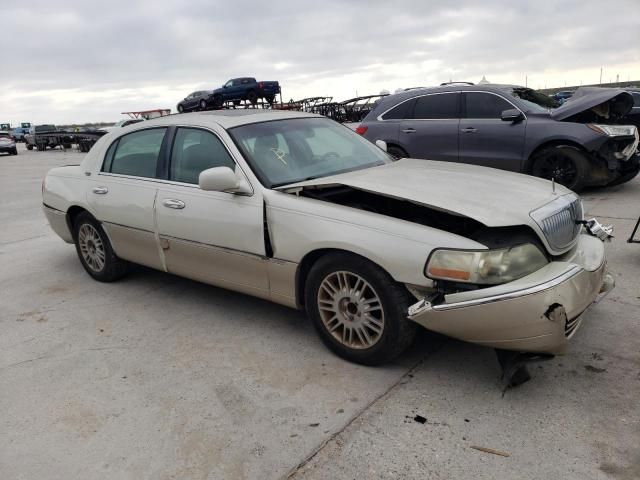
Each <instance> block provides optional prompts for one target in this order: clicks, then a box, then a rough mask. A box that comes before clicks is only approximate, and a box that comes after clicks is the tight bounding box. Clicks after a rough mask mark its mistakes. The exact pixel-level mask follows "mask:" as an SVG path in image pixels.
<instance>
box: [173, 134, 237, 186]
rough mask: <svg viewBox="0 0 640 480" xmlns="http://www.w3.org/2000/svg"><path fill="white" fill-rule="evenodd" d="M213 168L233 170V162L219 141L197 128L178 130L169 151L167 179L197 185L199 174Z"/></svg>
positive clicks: (212, 135)
mask: <svg viewBox="0 0 640 480" xmlns="http://www.w3.org/2000/svg"><path fill="white" fill-rule="evenodd" d="M213 167H229V168H231V169H232V170H235V162H234V161H233V159H232V158H231V155H230V154H229V152H228V151H227V149H226V148H225V146H224V145H223V144H222V142H221V141H220V139H219V138H218V137H217V136H215V135H214V134H213V133H211V132H207V131H206V130H200V129H198V128H178V131H177V133H176V138H175V140H174V142H173V149H172V151H171V168H170V173H169V179H170V180H174V181H176V182H184V183H193V184H197V183H198V179H199V177H200V172H202V171H203V170H207V169H208V168H213Z"/></svg>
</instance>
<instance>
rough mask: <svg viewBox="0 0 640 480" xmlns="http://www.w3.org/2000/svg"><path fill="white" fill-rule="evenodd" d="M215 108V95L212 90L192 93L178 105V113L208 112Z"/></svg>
mask: <svg viewBox="0 0 640 480" xmlns="http://www.w3.org/2000/svg"><path fill="white" fill-rule="evenodd" d="M212 106H213V93H212V91H211V90H199V91H197V92H193V93H190V94H189V95H187V96H186V97H185V98H184V100H182V101H181V102H180V103H178V105H177V107H176V108H177V109H178V113H184V112H193V111H196V110H206V109H207V108H210V107H212Z"/></svg>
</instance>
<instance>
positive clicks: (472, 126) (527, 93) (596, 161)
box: [356, 82, 640, 192]
mask: <svg viewBox="0 0 640 480" xmlns="http://www.w3.org/2000/svg"><path fill="white" fill-rule="evenodd" d="M556 106H557V103H556V102H555V100H553V99H551V98H549V97H547V96H546V95H543V94H541V93H539V92H536V91H535V90H532V89H530V88H525V87H519V86H514V85H494V84H489V85H474V84H472V83H465V82H458V83H451V84H442V85H441V86H439V87H433V88H423V89H416V90H410V91H408V92H403V93H399V94H396V95H389V96H388V97H385V98H384V99H382V100H381V101H380V102H379V103H378V105H377V106H376V107H375V108H374V109H373V110H372V111H371V112H370V113H369V114H368V115H367V117H366V118H365V119H364V121H363V122H362V123H361V124H360V126H358V128H357V130H356V131H357V132H358V133H360V134H361V135H363V136H364V137H365V138H367V139H368V140H370V141H372V142H375V141H376V140H382V141H384V142H386V143H387V144H388V146H389V153H392V154H393V155H394V156H396V157H398V158H406V157H410V158H423V159H428V160H443V161H448V162H463V163H469V164H473V165H482V166H487V167H494V168H500V169H504V170H510V171H514V172H521V173H527V174H531V175H534V176H536V177H541V178H546V179H548V180H551V179H553V180H555V181H556V182H558V183H560V184H562V185H564V186H566V187H567V188H569V189H571V190H573V191H576V192H579V191H581V190H582V189H584V188H585V187H588V186H604V185H617V184H620V183H624V182H626V181H629V180H631V179H632V178H633V177H635V176H636V175H637V174H638V171H640V155H638V153H637V149H638V131H637V128H636V127H635V126H634V125H625V124H624V122H625V121H627V117H626V116H627V115H628V113H629V112H630V111H631V109H632V107H633V97H632V95H631V93H629V92H627V91H625V90H622V89H613V88H596V87H590V88H588V87H584V88H579V89H578V90H577V91H576V92H575V93H574V95H573V96H572V97H571V98H570V99H568V100H567V101H566V102H564V104H562V105H561V106H560V107H558V108H555V107H556Z"/></svg>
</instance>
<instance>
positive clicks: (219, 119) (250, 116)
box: [125, 108, 326, 129]
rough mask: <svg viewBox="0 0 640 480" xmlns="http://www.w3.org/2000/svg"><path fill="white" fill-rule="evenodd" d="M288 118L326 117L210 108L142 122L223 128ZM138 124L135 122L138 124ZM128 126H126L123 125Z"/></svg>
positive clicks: (149, 124)
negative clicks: (212, 124) (207, 125)
mask: <svg viewBox="0 0 640 480" xmlns="http://www.w3.org/2000/svg"><path fill="white" fill-rule="evenodd" d="M288 118H326V117H323V116H322V115H316V114H314V113H306V112H296V111H288V110H258V109H251V108H247V109H242V110H210V111H206V112H192V113H179V114H174V115H167V116H164V117H159V118H154V119H152V120H147V121H146V122H144V127H145V128H148V127H149V126H151V125H180V124H181V125H185V124H186V125H206V124H211V123H217V124H218V125H220V126H221V127H223V128H225V129H229V128H233V127H237V126H240V125H246V124H249V123H259V122H269V121H272V120H286V119H288ZM139 125H140V124H136V126H139ZM125 128H128V127H125Z"/></svg>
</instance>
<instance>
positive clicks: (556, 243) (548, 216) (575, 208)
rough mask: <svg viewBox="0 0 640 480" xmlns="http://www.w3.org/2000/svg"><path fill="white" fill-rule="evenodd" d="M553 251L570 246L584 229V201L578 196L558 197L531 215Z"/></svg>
mask: <svg viewBox="0 0 640 480" xmlns="http://www.w3.org/2000/svg"><path fill="white" fill-rule="evenodd" d="M531 217H532V218H533V219H534V220H535V222H536V223H537V224H538V226H539V227H540V229H541V230H542V232H543V233H544V236H545V237H546V239H547V242H549V245H550V246H551V248H552V249H554V250H557V251H561V250H564V249H565V248H566V247H568V246H570V245H571V244H572V243H573V241H574V240H575V238H576V237H577V236H578V234H579V233H580V229H581V228H582V224H581V223H580V221H582V201H581V200H580V198H579V197H578V196H576V195H565V196H562V197H558V198H557V199H556V200H554V201H553V202H550V203H548V204H547V205H545V206H544V207H542V208H539V209H537V210H535V211H533V212H532V213H531Z"/></svg>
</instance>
